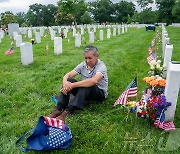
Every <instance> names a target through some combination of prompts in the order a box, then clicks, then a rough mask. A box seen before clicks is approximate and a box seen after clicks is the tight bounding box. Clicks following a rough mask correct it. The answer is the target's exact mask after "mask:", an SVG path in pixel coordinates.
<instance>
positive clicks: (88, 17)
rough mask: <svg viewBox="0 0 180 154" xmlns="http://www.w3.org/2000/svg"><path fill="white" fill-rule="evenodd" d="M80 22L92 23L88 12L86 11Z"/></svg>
mask: <svg viewBox="0 0 180 154" xmlns="http://www.w3.org/2000/svg"><path fill="white" fill-rule="evenodd" d="M80 20H81V23H82V24H91V23H92V22H93V20H92V18H91V17H90V14H89V12H87V11H86V12H85V13H84V14H83V15H82V16H81V18H80Z"/></svg>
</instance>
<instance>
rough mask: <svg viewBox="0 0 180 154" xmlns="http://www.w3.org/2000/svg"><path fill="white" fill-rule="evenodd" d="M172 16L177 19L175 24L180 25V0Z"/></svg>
mask: <svg viewBox="0 0 180 154" xmlns="http://www.w3.org/2000/svg"><path fill="white" fill-rule="evenodd" d="M172 15H173V17H174V18H175V19H174V22H176V23H180V0H176V2H175V5H174V7H173V9H172Z"/></svg>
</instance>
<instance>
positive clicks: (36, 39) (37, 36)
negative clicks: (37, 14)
mask: <svg viewBox="0 0 180 154" xmlns="http://www.w3.org/2000/svg"><path fill="white" fill-rule="evenodd" d="M35 41H36V43H38V44H39V43H41V34H40V32H36V33H35Z"/></svg>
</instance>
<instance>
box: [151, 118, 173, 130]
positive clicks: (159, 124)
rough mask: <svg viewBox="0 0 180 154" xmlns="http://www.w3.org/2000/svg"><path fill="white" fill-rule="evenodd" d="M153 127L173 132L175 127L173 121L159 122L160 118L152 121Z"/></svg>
mask: <svg viewBox="0 0 180 154" xmlns="http://www.w3.org/2000/svg"><path fill="white" fill-rule="evenodd" d="M154 126H155V127H159V128H161V129H163V130H165V131H169V130H175V129H176V127H175V125H174V123H173V121H169V122H164V121H163V122H161V121H160V118H157V119H156V120H155V121H154Z"/></svg>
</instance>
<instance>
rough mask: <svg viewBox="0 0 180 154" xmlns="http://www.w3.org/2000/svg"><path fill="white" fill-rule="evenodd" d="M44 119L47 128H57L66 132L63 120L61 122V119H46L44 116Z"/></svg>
mask: <svg viewBox="0 0 180 154" xmlns="http://www.w3.org/2000/svg"><path fill="white" fill-rule="evenodd" d="M43 117H44V120H45V124H46V125H47V126H52V127H57V128H60V129H63V130H64V128H65V126H64V121H63V120H59V119H56V118H50V117H46V116H43Z"/></svg>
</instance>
